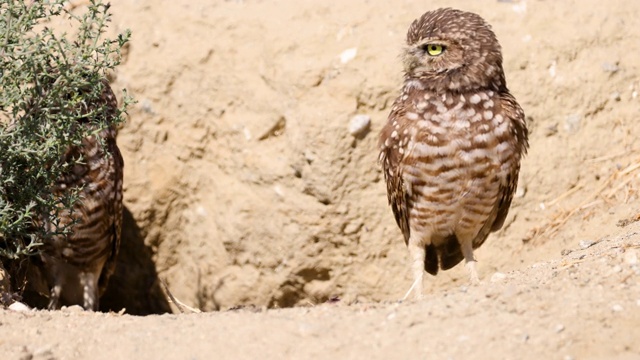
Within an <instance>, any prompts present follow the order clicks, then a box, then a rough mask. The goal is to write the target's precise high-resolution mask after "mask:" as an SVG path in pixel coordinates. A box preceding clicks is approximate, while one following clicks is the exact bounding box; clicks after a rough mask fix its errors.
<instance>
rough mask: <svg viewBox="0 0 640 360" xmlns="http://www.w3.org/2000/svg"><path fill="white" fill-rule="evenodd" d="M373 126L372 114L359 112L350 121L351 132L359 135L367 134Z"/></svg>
mask: <svg viewBox="0 0 640 360" xmlns="http://www.w3.org/2000/svg"><path fill="white" fill-rule="evenodd" d="M370 126H371V116H369V115H364V114H359V115H356V116H354V117H353V118H351V121H350V122H349V134H351V135H352V136H355V137H358V136H362V135H364V134H366V133H367V132H368V131H369V127H370Z"/></svg>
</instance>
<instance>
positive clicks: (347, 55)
mask: <svg viewBox="0 0 640 360" xmlns="http://www.w3.org/2000/svg"><path fill="white" fill-rule="evenodd" d="M357 54H358V48H350V49H347V50H345V51H343V52H342V53H340V62H341V63H343V64H346V63H348V62H349V61H351V60H353V59H355V57H356V55H357Z"/></svg>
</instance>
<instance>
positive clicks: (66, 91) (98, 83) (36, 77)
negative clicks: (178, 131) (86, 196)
mask: <svg viewBox="0 0 640 360" xmlns="http://www.w3.org/2000/svg"><path fill="white" fill-rule="evenodd" d="M65 3H67V2H66V1H63V0H52V1H37V0H35V1H23V0H0V260H2V258H3V257H4V258H6V259H14V260H15V259H19V258H21V257H23V256H28V255H32V254H34V253H37V251H38V246H39V245H40V244H42V242H43V241H45V240H46V239H47V238H49V237H51V236H54V235H56V234H59V233H64V232H66V231H69V227H68V226H62V225H60V226H57V225H59V221H58V218H59V217H58V213H59V212H61V211H62V210H63V209H72V205H73V203H74V202H75V201H78V195H77V194H78V190H79V189H69V191H68V192H65V193H64V194H63V195H56V194H54V193H53V191H52V190H53V187H52V185H53V184H54V182H55V181H56V179H59V178H60V177H61V176H63V175H64V174H65V172H67V171H70V170H71V169H72V167H73V165H74V164H73V163H68V162H64V161H61V160H62V154H63V153H64V152H65V150H66V149H68V148H69V146H79V145H80V143H81V141H82V139H83V138H85V137H87V136H91V135H94V134H97V133H98V132H99V131H101V130H102V129H104V128H105V127H106V126H110V125H111V124H113V123H115V124H118V123H120V122H122V121H124V112H125V111H126V107H127V105H129V104H130V101H131V100H130V98H129V97H128V96H127V95H126V92H124V94H125V96H124V101H123V104H122V106H121V107H120V108H119V109H118V111H117V113H116V116H115V119H113V118H110V117H108V116H107V114H108V112H107V111H106V110H107V109H106V108H105V106H101V107H100V106H88V104H99V103H100V102H99V101H98V99H100V96H101V94H102V87H103V86H105V85H104V83H103V79H104V78H105V77H106V75H107V72H109V71H112V70H113V69H114V68H115V67H116V66H117V65H119V63H120V59H121V56H120V51H121V49H122V48H123V46H124V45H125V44H126V43H127V41H128V40H129V37H130V32H129V31H126V32H125V33H123V34H120V35H118V36H117V38H115V39H109V38H107V37H106V36H105V31H106V28H107V26H108V23H109V20H110V12H109V4H103V3H102V2H100V1H99V0H96V1H93V0H92V1H90V4H89V5H88V6H87V7H86V8H83V9H75V10H72V9H70V8H69V7H68V6H69V5H68V3H67V5H65ZM65 6H66V7H65ZM54 21H56V22H55V25H56V26H55V28H57V29H59V28H61V27H64V28H67V29H68V31H65V32H62V31H55V30H53V28H54V27H52V24H53V23H54ZM80 123H82V124H87V123H88V124H89V125H90V126H79V124H80ZM76 161H82V159H77V160H76ZM46 223H49V224H51V225H53V226H42V225H43V224H46Z"/></svg>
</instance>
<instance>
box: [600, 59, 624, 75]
mask: <svg viewBox="0 0 640 360" xmlns="http://www.w3.org/2000/svg"><path fill="white" fill-rule="evenodd" d="M602 70H603V71H604V72H608V73H611V74H615V73H617V72H618V71H619V70H620V67H619V66H618V64H612V63H610V62H604V63H602Z"/></svg>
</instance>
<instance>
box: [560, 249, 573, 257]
mask: <svg viewBox="0 0 640 360" xmlns="http://www.w3.org/2000/svg"><path fill="white" fill-rule="evenodd" d="M572 252H573V250H569V249H564V250H562V251H561V252H560V255H562V256H567V255H569V254H571V253H572Z"/></svg>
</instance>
